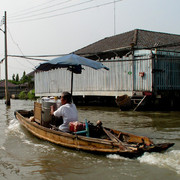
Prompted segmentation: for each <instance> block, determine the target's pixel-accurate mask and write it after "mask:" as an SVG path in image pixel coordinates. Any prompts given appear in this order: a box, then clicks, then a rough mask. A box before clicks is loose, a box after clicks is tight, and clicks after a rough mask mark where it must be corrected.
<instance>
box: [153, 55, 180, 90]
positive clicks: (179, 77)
mask: <svg viewBox="0 0 180 180" xmlns="http://www.w3.org/2000/svg"><path fill="white" fill-rule="evenodd" d="M154 77H155V78H154V79H155V80H154V87H155V90H180V54H178V53H172V52H171V53H167V52H158V53H157V56H156V58H155V60H154Z"/></svg>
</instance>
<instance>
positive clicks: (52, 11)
mask: <svg viewBox="0 0 180 180" xmlns="http://www.w3.org/2000/svg"><path fill="white" fill-rule="evenodd" d="M91 1H93V0H88V1H85V2H81V3H78V4H73V5H70V6H66V7H62V8H59V9H55V10H51V11H47V12H42V13H39V14H33V15H30V16H24V17H20V18H15V19H14V20H19V19H20V20H21V19H26V18H31V17H34V16H40V15H44V14H49V13H54V12H56V11H61V10H64V9H68V8H72V7H76V6H79V5H82V4H86V3H89V2H91ZM12 20H13V19H12Z"/></svg>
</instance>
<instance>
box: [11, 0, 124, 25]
mask: <svg viewBox="0 0 180 180" xmlns="http://www.w3.org/2000/svg"><path fill="white" fill-rule="evenodd" d="M120 1H122V0H116V1H111V2H108V3H103V4H98V5H94V6H91V7H86V8H82V9H79V10H74V11H70V12H65V13H60V14H55V15H51V16H44V17H39V18H32V19H27V20H19V21H10V23H20V22H29V21H37V20H43V19H49V18H53V17H57V16H62V15H67V14H73V13H76V12H81V11H85V10H89V9H94V8H98V7H102V6H107V5H110V4H113V3H116V2H120Z"/></svg>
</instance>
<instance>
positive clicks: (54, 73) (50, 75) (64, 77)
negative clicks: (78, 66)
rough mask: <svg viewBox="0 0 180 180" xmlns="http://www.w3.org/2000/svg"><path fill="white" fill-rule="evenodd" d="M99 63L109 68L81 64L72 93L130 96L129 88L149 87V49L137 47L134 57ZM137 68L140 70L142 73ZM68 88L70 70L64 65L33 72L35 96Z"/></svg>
mask: <svg viewBox="0 0 180 180" xmlns="http://www.w3.org/2000/svg"><path fill="white" fill-rule="evenodd" d="M133 59H134V60H135V61H132V60H133ZM103 64H104V65H105V66H107V67H109V69H110V70H109V71H107V70H104V69H100V70H94V69H91V68H88V67H84V69H85V70H83V72H82V74H74V81H73V95H83V96H86V95H97V96H121V95H124V94H127V95H129V96H132V94H133V91H152V73H151V72H152V58H151V51H137V52H136V53H135V54H134V57H133V56H132V55H130V56H128V57H123V58H121V59H119V58H116V59H112V60H108V61H104V62H103ZM139 72H144V76H143V77H141V76H140V75H139ZM70 89H71V72H70V71H67V70H66V69H63V68H62V69H56V70H51V71H47V72H39V73H36V74H35V93H36V96H59V95H60V94H61V92H63V91H70Z"/></svg>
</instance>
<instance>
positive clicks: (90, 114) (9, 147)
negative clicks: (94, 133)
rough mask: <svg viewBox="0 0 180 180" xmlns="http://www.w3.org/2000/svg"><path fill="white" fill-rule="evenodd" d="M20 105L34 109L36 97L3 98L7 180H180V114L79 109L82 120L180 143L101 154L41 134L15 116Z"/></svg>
mask: <svg viewBox="0 0 180 180" xmlns="http://www.w3.org/2000/svg"><path fill="white" fill-rule="evenodd" d="M17 109H27V110H29V109H33V102H32V101H21V100H12V101H11V107H9V108H7V107H6V106H5V104H4V101H3V100H2V101H0V110H1V120H0V133H1V138H0V175H1V177H2V178H4V179H14V180H16V179H18V180H19V179H32V178H37V179H38V180H39V179H40V180H41V179H43V180H44V179H93V178H94V179H97V177H98V179H127V180H129V179H144V177H146V178H145V179H157V177H158V179H179V178H180V113H179V112H132V111H129V112H122V111H120V110H119V109H118V108H112V107H111V108H108V107H78V112H79V119H80V121H84V119H87V120H88V121H91V122H93V123H96V122H97V120H101V121H102V122H103V125H104V126H108V127H111V128H114V129H119V130H123V131H126V132H130V133H135V134H138V135H145V136H148V137H151V138H152V139H153V141H154V142H157V143H159V142H175V143H176V144H175V146H174V147H172V148H170V149H169V150H168V151H167V152H165V153H152V154H149V153H145V154H144V155H143V156H142V157H139V158H138V159H133V160H132V159H128V158H123V157H121V156H119V155H107V156H98V155H93V154H90V153H85V152H80V151H74V150H69V149H66V148H63V147H59V146H56V145H53V144H51V143H48V142H46V141H43V140H40V139H37V138H35V137H34V136H33V135H31V134H30V133H29V132H27V131H26V130H25V129H24V128H23V127H22V126H20V124H19V122H18V121H17V120H16V119H15V118H14V111H15V110H17Z"/></svg>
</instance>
